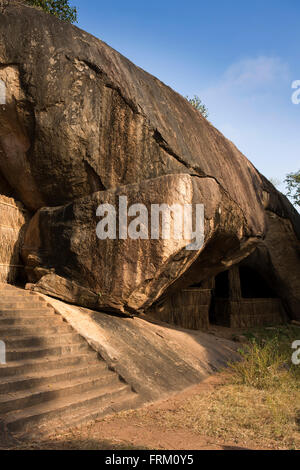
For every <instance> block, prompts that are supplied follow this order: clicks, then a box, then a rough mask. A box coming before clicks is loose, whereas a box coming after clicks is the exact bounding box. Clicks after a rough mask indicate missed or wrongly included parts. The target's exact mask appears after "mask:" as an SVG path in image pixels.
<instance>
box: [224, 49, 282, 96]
mask: <svg viewBox="0 0 300 470" xmlns="http://www.w3.org/2000/svg"><path fill="white" fill-rule="evenodd" d="M288 76H289V67H288V65H287V64H286V63H285V62H283V61H282V60H281V59H280V58H278V57H265V56H260V57H256V58H248V59H244V60H241V61H239V62H236V63H234V64H232V65H231V66H229V67H228V69H227V70H226V71H225V73H224V77H223V79H222V82H223V84H224V85H225V86H226V87H228V86H229V87H231V86H234V87H239V88H243V89H250V90H255V89H258V88H260V89H261V88H265V87H269V86H270V85H276V84H277V85H278V83H282V81H285V80H287V78H288Z"/></svg>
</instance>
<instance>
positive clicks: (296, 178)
mask: <svg viewBox="0 0 300 470" xmlns="http://www.w3.org/2000/svg"><path fill="white" fill-rule="evenodd" d="M284 181H285V183H286V187H287V196H288V197H289V198H290V199H291V200H292V201H293V202H294V204H295V206H300V170H298V171H296V172H295V173H289V174H288V175H287V176H286V178H285V180H284Z"/></svg>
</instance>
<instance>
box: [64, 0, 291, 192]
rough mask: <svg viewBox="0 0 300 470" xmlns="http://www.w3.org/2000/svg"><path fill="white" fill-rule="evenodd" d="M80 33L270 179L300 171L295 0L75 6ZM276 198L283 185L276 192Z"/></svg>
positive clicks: (85, 1) (93, 0)
mask: <svg viewBox="0 0 300 470" xmlns="http://www.w3.org/2000/svg"><path fill="white" fill-rule="evenodd" d="M71 3H73V4H75V5H76V6H77V7H78V13H79V23H78V26H79V27H80V28H82V29H84V30H86V31H88V32H90V33H91V34H94V35H95V36H97V37H98V38H100V39H102V40H103V41H105V42H106V43H108V44H109V45H110V46H112V47H113V48H115V49H117V50H118V51H119V52H121V53H122V54H124V55H125V56H126V57H128V58H129V59H130V60H132V61H133V62H134V63H135V64H137V65H139V66H140V67H142V68H143V69H145V70H147V71H148V72H150V73H152V74H153V75H155V76H156V77H158V78H159V79H160V80H162V81H163V82H165V83H166V84H167V85H169V86H171V87H172V88H173V89H175V90H176V91H178V92H179V93H181V94H183V95H189V96H193V95H194V94H196V95H198V96H199V97H200V98H201V99H202V100H203V101H204V103H205V104H206V105H207V107H208V109H209V120H210V121H211V122H212V123H213V124H214V125H215V126H216V127H217V128H218V129H219V130H220V131H221V132H223V133H224V135H225V136H226V137H228V138H229V139H231V140H232V141H233V142H234V143H235V144H236V145H237V146H238V148H239V149H240V150H241V151H242V152H243V153H244V154H245V155H246V156H247V157H248V158H249V159H250V160H251V161H252V163H253V164H254V165H255V166H256V167H257V168H258V169H259V170H260V171H261V172H262V173H263V174H264V175H265V176H267V177H269V178H270V177H272V178H277V179H280V180H283V179H284V176H285V175H286V174H287V173H288V172H291V171H296V170H298V169H299V168H300V132H299V131H300V104H299V105H295V104H293V103H292V100H291V96H292V93H293V90H292V88H291V85H292V82H293V81H294V80H300V47H299V46H300V27H299V21H300V1H299V0H211V1H210V2H209V1H207V0H205V1H204V0H199V1H193V0H186V1H185V2H183V1H177V0H172V1H170V0H162V1H158V0H152V1H151V2H143V1H136V0H127V1H126V2H125V1H121V0H114V1H113V2H104V1H101V0H73V1H72V2H71ZM280 189H281V190H283V186H281V188H280Z"/></svg>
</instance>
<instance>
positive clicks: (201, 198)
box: [0, 1, 300, 317]
mask: <svg viewBox="0 0 300 470" xmlns="http://www.w3.org/2000/svg"><path fill="white" fill-rule="evenodd" d="M20 38H22V40H20ZM0 64H1V65H0V79H1V80H3V82H4V83H5V85H6V89H7V103H6V105H5V106H0V175H1V178H0V182H1V179H2V180H3V181H5V182H6V184H7V185H8V188H11V191H12V193H13V194H14V195H15V197H16V198H17V199H19V200H20V201H22V203H23V204H24V205H25V206H26V207H27V209H28V210H30V211H31V213H32V215H33V217H32V220H31V222H30V224H29V228H28V231H27V234H26V239H25V243H24V247H23V257H24V261H25V263H26V266H27V273H28V277H29V280H30V282H33V283H37V284H36V285H37V288H38V289H40V290H41V291H43V292H45V293H50V294H51V295H54V296H57V297H60V298H63V299H65V300H68V301H70V302H74V303H77V304H80V305H84V306H88V307H93V308H99V309H104V308H106V309H108V310H110V309H112V310H115V309H116V310H117V311H120V312H124V311H134V312H138V311H140V310H143V309H145V308H147V307H148V306H149V305H151V303H153V302H154V301H155V300H156V299H157V298H158V297H160V296H161V295H162V294H163V293H164V292H168V290H169V289H172V288H174V286H183V287H184V286H185V285H190V284H192V283H193V282H200V281H201V280H203V279H206V278H208V277H211V276H214V275H216V274H217V273H218V272H220V271H222V270H224V269H226V268H228V267H229V266H231V265H232V264H235V263H237V262H239V261H240V260H242V259H243V258H246V257H248V256H249V255H250V254H251V253H252V252H253V251H254V250H255V249H256V248H257V249H259V247H260V249H261V250H262V251H265V252H266V253H267V262H266V257H264V256H261V265H262V269H263V267H264V266H267V268H266V269H267V272H269V273H270V277H271V273H272V276H274V278H275V279H276V280H277V281H276V282H278V285H280V293H279V295H280V296H281V297H282V299H283V300H284V302H285V305H286V309H287V311H288V313H289V314H290V315H291V316H293V317H297V316H298V317H299V315H300V313H299V312H300V293H299V284H298V280H299V278H300V263H299V238H300V222H299V215H298V214H297V212H296V211H295V210H294V209H293V207H292V206H291V204H290V203H289V202H288V201H287V199H286V198H285V197H284V196H282V195H281V194H280V193H278V192H277V191H276V189H275V188H274V187H273V186H272V185H271V184H270V183H269V182H268V181H267V180H266V179H265V178H264V177H263V176H262V175H260V173H259V172H258V171H257V170H256V169H255V168H254V167H253V165H252V164H251V163H250V162H249V161H248V160H247V159H246V157H245V156H243V155H242V154H241V153H240V152H239V151H238V149H237V148H236V147H235V146H234V145H233V143H231V142H230V141H228V140H227V139H226V138H225V137H224V136H223V135H222V134H221V133H220V132H219V131H218V130H216V129H215V128H214V127H213V126H212V125H211V124H210V123H209V121H207V120H206V119H205V118H204V117H202V116H201V114H200V113H199V112H198V111H196V110H195V109H194V108H193V107H192V106H191V105H190V104H189V103H188V102H187V101H186V100H185V99H184V98H183V97H182V96H181V95H179V94H178V93H176V92H174V91H173V90H172V89H171V88H169V87H167V86H166V85H164V84H163V83H162V82H160V81H159V80H158V79H156V78H155V77H153V76H151V75H150V74H148V73H147V72H145V71H144V70H142V69H140V68H139V67H136V66H135V65H134V64H132V62H130V61H129V60H128V59H126V58H125V57H123V56H122V55H120V54H119V53H118V52H116V51H115V50H113V49H112V48H110V47H109V46H107V45H106V44H105V43H103V42H102V41H100V40H98V39H96V38H94V37H93V36H91V35H89V34H87V33H85V32H84V31H81V30H80V29H78V28H76V27H75V26H73V25H70V24H65V23H63V22H61V21H59V20H58V19H57V18H55V17H53V16H51V15H48V14H46V13H44V12H42V11H40V10H37V9H35V8H32V7H29V6H26V5H23V4H20V3H18V2H14V1H11V2H10V3H9V4H5V5H4V6H2V9H1V11H0ZM177 188H179V189H178V190H177ZM6 191H7V189H6ZM120 194H123V195H127V196H128V199H129V200H130V201H132V202H135V203H136V202H139V203H141V202H142V203H144V204H145V205H146V206H147V207H149V205H150V204H153V203H155V202H156V203H176V202H182V203H184V202H186V203H193V204H196V203H201V204H204V206H205V227H204V228H205V230H204V231H205V241H204V245H203V246H202V247H201V248H199V249H198V250H194V251H188V250H186V249H185V246H186V244H184V243H178V241H176V240H173V241H172V240H171V241H169V242H168V243H166V242H165V241H162V240H159V241H158V240H154V241H149V240H138V241H137V240H126V241H123V240H121V241H120V240H101V241H100V240H98V239H97V238H96V225H97V223H98V220H97V218H96V209H97V206H98V205H99V203H100V202H101V203H103V202H110V203H112V202H114V203H115V202H116V198H117V197H118V196H119V195H120ZM270 230H271V231H272V233H271V234H270ZM268 234H269V235H268ZM261 247H263V249H262V248H261ZM287 247H288V253H289V254H288V256H287V258H285V252H286V251H285V250H286V249H287ZM262 251H261V252H262ZM281 281H282V282H281Z"/></svg>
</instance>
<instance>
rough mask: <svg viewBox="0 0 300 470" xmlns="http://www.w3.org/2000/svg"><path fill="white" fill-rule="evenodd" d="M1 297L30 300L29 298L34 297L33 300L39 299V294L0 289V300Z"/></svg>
mask: <svg viewBox="0 0 300 470" xmlns="http://www.w3.org/2000/svg"><path fill="white" fill-rule="evenodd" d="M3 296H8V297H22V298H25V297H26V298H30V297H35V298H41V297H40V296H39V294H37V293H36V292H31V291H28V290H19V289H14V288H9V289H1V288H0V298H1V297H3Z"/></svg>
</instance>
